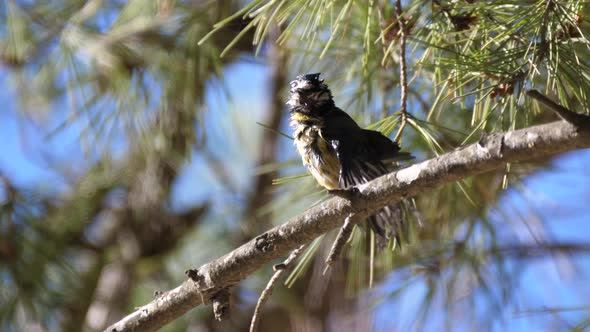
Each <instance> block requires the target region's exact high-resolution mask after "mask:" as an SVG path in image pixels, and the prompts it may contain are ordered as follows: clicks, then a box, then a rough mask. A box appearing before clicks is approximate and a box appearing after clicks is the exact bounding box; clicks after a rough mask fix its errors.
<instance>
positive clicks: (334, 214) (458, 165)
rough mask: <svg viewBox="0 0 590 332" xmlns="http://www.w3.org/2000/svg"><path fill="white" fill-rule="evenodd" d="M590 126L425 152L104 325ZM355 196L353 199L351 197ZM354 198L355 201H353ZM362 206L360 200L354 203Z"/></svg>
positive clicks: (191, 302) (209, 288)
mask: <svg viewBox="0 0 590 332" xmlns="http://www.w3.org/2000/svg"><path fill="white" fill-rule="evenodd" d="M589 147H590V133H589V132H588V131H582V130H580V129H578V128H577V127H575V126H574V125H572V124H570V123H567V122H565V121H558V122H552V123H549V124H545V125H540V126H534V127H530V128H524V129H520V130H515V131H512V132H505V133H497V134H491V135H489V136H487V137H485V138H483V139H482V140H480V141H479V142H478V143H475V144H471V145H469V146H466V147H463V148H460V149H458V150H456V151H453V152H449V153H447V154H444V155H442V156H440V157H437V158H434V159H430V160H426V161H424V162H421V163H418V164H415V165H412V166H410V167H408V168H405V169H402V170H399V171H397V172H394V173H390V174H387V175H384V176H382V177H380V178H377V179H375V180H373V181H371V182H369V183H367V184H364V185H363V186H361V187H360V188H359V189H360V193H359V195H358V200H361V201H362V202H363V203H364V204H352V203H351V202H350V201H348V200H346V199H344V198H340V197H335V198H332V199H329V200H327V201H325V202H323V203H322V204H319V205H317V206H314V207H312V208H311V209H309V210H307V211H306V212H305V213H303V214H301V215H299V216H297V217H294V218H292V219H291V220H289V221H287V222H286V223H284V224H283V225H281V226H278V227H275V228H273V229H271V230H269V231H267V232H266V233H264V234H262V235H260V236H258V237H256V238H255V239H253V240H251V241H250V242H248V243H246V244H244V245H242V246H241V247H239V248H238V249H235V250H234V251H232V252H230V253H228V254H226V255H225V256H223V257H221V258H219V259H216V260H214V261H212V262H210V263H208V264H205V265H203V266H201V267H200V268H199V269H197V270H191V271H190V275H191V278H192V279H193V280H194V281H193V280H190V279H189V280H187V281H185V282H184V283H183V284H182V285H180V286H178V287H177V288H175V289H173V290H171V291H169V292H167V293H165V294H164V295H162V296H160V297H159V298H157V299H156V300H154V301H152V302H151V303H149V304H147V305H145V306H143V307H141V308H139V309H138V310H137V311H135V312H134V313H132V314H130V315H129V316H127V317H125V318H124V319H123V320H121V321H120V322H118V323H116V324H115V325H113V326H111V327H109V328H108V329H107V331H153V330H156V329H158V328H160V327H162V326H164V325H165V324H167V323H168V322H170V321H172V320H174V319H176V318H177V317H179V316H181V315H182V314H184V313H185V312H187V311H189V310H190V309H192V308H194V307H195V306H197V305H199V304H202V303H210V302H211V298H212V297H213V296H214V295H215V294H216V293H217V292H219V291H220V290H222V289H225V288H227V287H230V286H232V285H235V284H236V283H238V282H240V281H241V280H243V279H245V278H246V277H247V276H249V275H250V274H252V273H254V272H255V271H256V270H257V269H259V268H260V267H262V266H263V265H265V264H268V263H270V262H272V261H273V260H275V259H277V258H279V257H282V256H284V255H286V254H287V253H288V252H289V251H291V250H293V249H295V248H297V247H299V246H300V245H302V244H305V243H308V242H310V241H311V240H313V239H314V238H316V237H317V236H319V235H321V234H324V233H326V232H328V231H330V230H332V229H335V228H337V227H340V226H341V225H342V223H343V222H344V220H345V218H346V217H347V216H348V215H350V214H351V213H355V214H357V215H358V216H359V217H362V216H363V215H365V216H368V215H371V214H373V213H374V212H375V211H377V210H379V209H381V208H382V207H384V206H386V205H391V204H394V203H397V202H399V201H400V200H401V199H403V198H407V197H411V196H414V195H418V194H422V193H427V192H429V191H432V190H433V189H435V188H438V187H441V186H443V185H445V184H449V183H451V182H454V181H456V180H459V179H463V178H466V177H469V176H474V175H478V174H481V173H484V172H489V171H492V170H495V169H500V168H502V167H504V165H505V164H506V163H507V162H510V163H516V162H521V161H527V160H531V159H535V158H543V157H549V156H551V155H555V154H557V153H562V152H566V151H571V150H576V149H582V148H589ZM356 200H357V199H355V201H356ZM355 203H357V202H355ZM359 206H362V207H359Z"/></svg>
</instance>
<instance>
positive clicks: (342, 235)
mask: <svg viewBox="0 0 590 332" xmlns="http://www.w3.org/2000/svg"><path fill="white" fill-rule="evenodd" d="M353 218H354V216H353V215H350V216H348V217H346V220H345V221H344V225H342V228H340V231H339V232H338V235H337V236H336V240H334V243H333V244H332V248H331V249H330V254H329V255H328V258H327V259H326V268H325V269H324V274H326V272H328V269H329V268H330V267H331V266H332V265H334V262H336V261H337V260H338V258H339V257H340V254H341V253H342V248H344V244H345V243H346V241H348V239H349V238H350V234H351V233H352V230H353V228H354V225H355V224H356V223H355V222H354V220H353Z"/></svg>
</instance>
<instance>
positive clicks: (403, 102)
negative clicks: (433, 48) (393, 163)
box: [393, 0, 408, 142]
mask: <svg viewBox="0 0 590 332" xmlns="http://www.w3.org/2000/svg"><path fill="white" fill-rule="evenodd" d="M395 12H396V15H397V24H398V26H399V35H400V45H399V48H400V50H399V56H400V61H399V63H400V71H399V84H400V95H401V96H400V102H399V103H400V116H401V122H400V127H399V130H398V131H397V134H396V135H395V138H394V139H393V140H394V141H396V142H399V140H400V139H401V136H402V133H403V131H404V127H405V126H406V119H407V116H408V106H407V104H408V74H407V71H408V67H407V63H406V40H407V38H408V34H407V31H406V22H405V21H404V18H403V16H402V4H401V0H396V1H395Z"/></svg>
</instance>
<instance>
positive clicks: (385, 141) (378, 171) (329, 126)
mask: <svg viewBox="0 0 590 332" xmlns="http://www.w3.org/2000/svg"><path fill="white" fill-rule="evenodd" d="M321 135H322V137H323V138H324V139H326V140H327V141H328V142H329V143H330V144H331V145H332V148H333V149H334V151H335V152H336V155H337V156H338V161H339V162H340V178H339V182H340V185H341V186H342V187H343V188H346V187H349V186H354V185H359V184H362V183H365V182H367V181H370V180H373V179H374V178H377V177H379V176H381V175H383V174H385V173H387V172H388V169H387V167H386V164H385V163H386V162H389V161H395V160H405V159H408V158H411V155H410V154H409V153H405V152H400V147H399V145H398V144H397V143H395V142H392V141H391V140H389V138H387V137H385V136H384V135H383V134H381V133H380V132H378V131H373V130H365V129H361V128H360V127H359V126H358V125H357V124H356V122H354V120H353V119H352V118H351V117H350V116H349V115H348V114H347V113H345V112H343V111H341V110H337V111H335V112H332V114H331V116H330V117H329V118H327V119H326V121H325V127H324V128H323V129H322V130H321Z"/></svg>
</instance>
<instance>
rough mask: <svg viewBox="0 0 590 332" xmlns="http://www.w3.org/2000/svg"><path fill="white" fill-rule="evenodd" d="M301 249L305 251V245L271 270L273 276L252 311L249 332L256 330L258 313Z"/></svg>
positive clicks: (258, 319) (258, 318)
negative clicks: (273, 271)
mask: <svg viewBox="0 0 590 332" xmlns="http://www.w3.org/2000/svg"><path fill="white" fill-rule="evenodd" d="M303 249H305V244H303V245H301V246H300V247H299V248H297V249H295V250H293V251H292V252H291V254H290V255H289V257H287V259H285V261H284V262H283V263H281V264H277V265H275V266H274V267H273V268H274V270H275V274H273V276H272V277H271V278H270V280H269V281H268V284H267V285H266V288H264V290H263V291H262V293H261V294H260V297H259V298H258V303H256V308H255V309H254V314H253V315H252V322H251V323H250V332H254V331H256V330H257V329H258V322H259V321H260V313H261V312H262V306H263V305H264V304H265V303H266V301H268V299H269V298H270V296H271V294H272V290H273V288H274V287H275V284H276V283H277V281H278V280H279V278H281V276H282V275H283V274H284V273H285V271H288V270H290V268H291V263H292V262H293V261H295V260H296V259H297V257H299V256H300V255H301V254H302V253H303Z"/></svg>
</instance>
